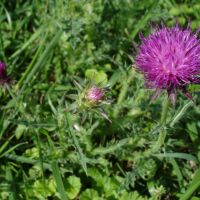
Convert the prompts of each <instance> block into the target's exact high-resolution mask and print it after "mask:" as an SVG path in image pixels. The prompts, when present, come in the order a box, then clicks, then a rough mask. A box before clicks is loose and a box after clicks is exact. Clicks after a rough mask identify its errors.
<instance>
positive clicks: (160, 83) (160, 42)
mask: <svg viewBox="0 0 200 200" xmlns="http://www.w3.org/2000/svg"><path fill="white" fill-rule="evenodd" d="M197 35H198V33H196V34H194V33H192V31H191V29H190V25H188V27H187V29H183V28H180V27H179V26H178V23H177V24H176V26H175V27H171V28H167V27H165V26H164V25H162V27H161V28H157V30H156V31H155V32H153V33H151V34H150V35H149V37H148V38H144V37H141V40H142V43H141V45H140V46H139V53H138V54H137V56H136V66H137V69H138V70H139V71H141V72H142V73H143V74H144V77H145V79H146V85H147V87H149V88H156V92H155V94H154V98H156V97H157V96H158V95H159V94H160V92H161V89H166V90H167V92H168V96H169V97H170V99H171V100H172V103H173V104H175V101H176V91H177V89H180V90H181V91H182V92H183V93H184V94H185V95H186V96H187V97H188V98H192V97H191V95H190V94H189V93H188V92H187V91H186V86H187V85H189V84H191V83H199V80H200V79H199V77H198V75H199V72H200V40H199V39H198V38H197Z"/></svg>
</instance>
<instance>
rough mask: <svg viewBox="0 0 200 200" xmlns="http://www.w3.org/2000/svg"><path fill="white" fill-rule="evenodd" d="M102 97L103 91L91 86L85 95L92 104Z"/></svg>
mask: <svg viewBox="0 0 200 200" xmlns="http://www.w3.org/2000/svg"><path fill="white" fill-rule="evenodd" d="M103 96H104V91H103V89H101V88H98V87H96V86H92V87H91V88H90V89H89V90H88V93H87V99H88V100H89V101H91V102H93V103H97V102H99V101H100V100H101V99H102V98H103Z"/></svg>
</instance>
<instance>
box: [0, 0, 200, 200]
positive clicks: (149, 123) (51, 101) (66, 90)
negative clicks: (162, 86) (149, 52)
mask: <svg viewBox="0 0 200 200" xmlns="http://www.w3.org/2000/svg"><path fill="white" fill-rule="evenodd" d="M199 10H200V2H199V1H197V0H196V1H195V0H192V1H187V0H185V1H184V0H181V1H178V0H177V1H176V0H159V1H155V0H141V1H139V0H123V1H121V0H112V1H110V0H95V1H92V0H68V1H67V0H56V1H53V0H46V1H39V0H33V1H25V0H12V1H6V0H2V1H1V3H0V49H1V51H0V60H3V61H4V62H6V64H7V71H8V75H9V77H10V79H11V80H10V83H9V87H8V88H5V87H3V86H1V87H0V105H1V106H0V162H1V165H0V199H1V200H7V199H8V200H24V199H27V200H46V199H49V200H50V199H53V200H65V199H67V200H68V199H69V200H70V199H80V200H147V199H149V200H161V199H163V200H168V199H170V200H171V199H175V200H176V199H181V200H187V199H188V200H189V199H192V200H198V199H200V192H199V191H200V181H199V180H200V178H199V164H200V142H199V140H200V136H199V132H200V120H199V119H200V106H199V105H200V101H199V87H198V86H191V87H190V88H189V89H190V90H191V91H192V92H193V97H194V99H195V103H193V102H192V101H189V100H188V99H186V98H185V97H184V96H183V95H182V94H180V93H178V97H177V104H176V106H175V108H174V107H173V105H172V104H171V103H169V102H167V101H166V94H165V93H164V92H163V93H162V94H161V95H160V96H159V97H158V98H157V99H156V100H153V101H152V100H151V96H152V95H153V91H152V90H149V89H146V88H145V87H144V80H143V76H142V75H141V74H139V73H138V72H137V71H135V70H134V69H133V68H132V65H134V58H135V54H136V52H137V45H138V44H139V43H140V40H139V33H143V34H144V35H145V36H147V35H148V34H149V33H150V31H151V29H150V26H149V23H150V22H152V23H158V24H159V23H160V21H161V19H162V20H163V21H164V23H165V24H166V25H167V26H172V25H174V23H175V22H174V17H177V19H178V21H179V23H180V24H181V25H182V26H184V27H186V26H187V21H188V18H190V21H191V27H192V29H193V30H194V31H195V29H196V28H197V27H199V25H200V21H199V19H200V11H199ZM93 84H96V85H98V86H100V87H102V88H104V90H105V93H106V96H105V99H104V101H103V102H100V103H98V104H96V105H95V104H91V102H88V101H87V98H85V95H86V93H87V89H88V88H89V87H90V86H91V85H93Z"/></svg>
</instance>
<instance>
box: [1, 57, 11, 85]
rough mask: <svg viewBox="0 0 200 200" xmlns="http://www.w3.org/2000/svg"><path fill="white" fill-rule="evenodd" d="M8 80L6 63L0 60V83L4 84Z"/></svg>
mask: <svg viewBox="0 0 200 200" xmlns="http://www.w3.org/2000/svg"><path fill="white" fill-rule="evenodd" d="M8 80H9V78H8V76H7V73H6V64H5V63H3V62H2V61H0V84H2V85H4V84H5V83H7V82H8Z"/></svg>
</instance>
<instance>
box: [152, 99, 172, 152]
mask: <svg viewBox="0 0 200 200" xmlns="http://www.w3.org/2000/svg"><path fill="white" fill-rule="evenodd" d="M168 110H169V100H168V98H166V99H165V101H164V102H163V106H162V113H161V118H160V124H161V126H162V127H163V128H162V130H161V131H160V133H159V136H158V141H157V144H156V146H155V148H154V149H153V151H154V152H156V151H158V150H159V149H160V148H161V147H162V146H163V144H164V143H165V138H166V135H167V131H166V127H165V125H166V123H167V114H168Z"/></svg>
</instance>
